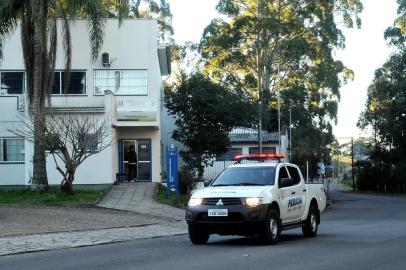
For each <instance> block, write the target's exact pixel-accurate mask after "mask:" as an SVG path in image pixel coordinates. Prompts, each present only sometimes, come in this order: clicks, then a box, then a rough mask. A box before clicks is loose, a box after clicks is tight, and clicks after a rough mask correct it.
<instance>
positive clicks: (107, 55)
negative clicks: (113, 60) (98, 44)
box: [102, 52, 110, 67]
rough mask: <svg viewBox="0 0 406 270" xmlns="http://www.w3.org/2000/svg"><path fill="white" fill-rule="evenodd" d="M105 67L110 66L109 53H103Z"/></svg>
mask: <svg viewBox="0 0 406 270" xmlns="http://www.w3.org/2000/svg"><path fill="white" fill-rule="evenodd" d="M102 63H103V67H110V55H109V54H108V53H106V52H105V53H102Z"/></svg>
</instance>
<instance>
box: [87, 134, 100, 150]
mask: <svg viewBox="0 0 406 270" xmlns="http://www.w3.org/2000/svg"><path fill="white" fill-rule="evenodd" d="M84 147H85V149H86V151H88V152H97V151H99V138H98V135H97V134H94V133H88V134H85V136H84Z"/></svg>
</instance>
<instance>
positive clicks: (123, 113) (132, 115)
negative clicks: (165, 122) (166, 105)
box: [117, 97, 158, 122]
mask: <svg viewBox="0 0 406 270" xmlns="http://www.w3.org/2000/svg"><path fill="white" fill-rule="evenodd" d="M157 107H158V106H157V101H156V100H153V99H140V98H139V97H119V98H117V120H118V121H143V122H156V121H157V119H158V109H157Z"/></svg>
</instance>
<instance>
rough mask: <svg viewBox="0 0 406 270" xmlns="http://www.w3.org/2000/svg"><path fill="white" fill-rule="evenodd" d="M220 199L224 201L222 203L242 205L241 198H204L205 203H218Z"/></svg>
mask: <svg viewBox="0 0 406 270" xmlns="http://www.w3.org/2000/svg"><path fill="white" fill-rule="evenodd" d="M220 200H221V202H222V203H223V204H222V205H240V204H241V199H240V198H205V199H203V204H205V205H217V203H219V201H220ZM220 205H221V204H220Z"/></svg>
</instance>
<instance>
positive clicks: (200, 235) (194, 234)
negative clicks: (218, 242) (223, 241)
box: [188, 225, 210, 245]
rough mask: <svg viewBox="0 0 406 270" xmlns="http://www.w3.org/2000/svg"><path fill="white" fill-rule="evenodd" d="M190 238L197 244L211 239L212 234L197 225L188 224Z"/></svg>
mask: <svg viewBox="0 0 406 270" xmlns="http://www.w3.org/2000/svg"><path fill="white" fill-rule="evenodd" d="M188 232H189V239H190V241H191V242H192V243H193V244H195V245H202V244H206V243H207V241H208V240H209V237H210V234H209V233H208V232H206V231H204V230H198V228H197V227H196V226H193V225H189V226H188Z"/></svg>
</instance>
